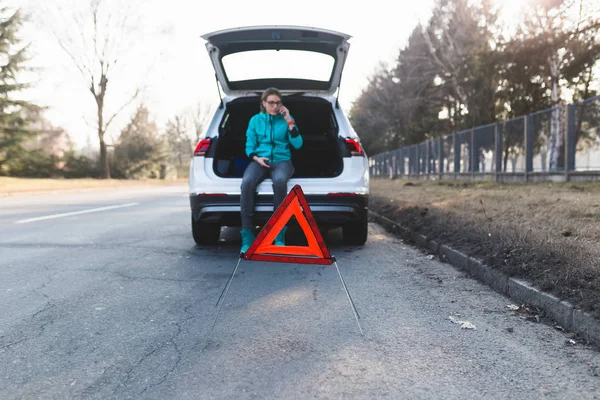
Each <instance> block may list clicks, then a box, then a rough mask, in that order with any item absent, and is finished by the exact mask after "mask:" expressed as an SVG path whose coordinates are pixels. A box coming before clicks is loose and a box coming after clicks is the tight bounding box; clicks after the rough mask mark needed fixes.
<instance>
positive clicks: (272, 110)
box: [263, 94, 281, 115]
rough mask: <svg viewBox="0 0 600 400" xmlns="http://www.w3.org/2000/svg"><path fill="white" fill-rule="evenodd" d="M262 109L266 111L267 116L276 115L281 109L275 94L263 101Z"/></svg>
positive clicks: (279, 101)
mask: <svg viewBox="0 0 600 400" xmlns="http://www.w3.org/2000/svg"><path fill="white" fill-rule="evenodd" d="M263 107H264V108H265V110H266V111H267V114H271V115H277V114H279V108H280V107H281V99H280V98H279V96H277V95H276V94H271V95H269V96H268V97H267V99H266V100H264V101H263Z"/></svg>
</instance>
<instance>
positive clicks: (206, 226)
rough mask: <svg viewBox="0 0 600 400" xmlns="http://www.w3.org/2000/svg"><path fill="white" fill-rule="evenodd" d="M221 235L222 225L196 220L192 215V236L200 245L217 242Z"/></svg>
mask: <svg viewBox="0 0 600 400" xmlns="http://www.w3.org/2000/svg"><path fill="white" fill-rule="evenodd" d="M220 235H221V226H220V225H219V224H211V223H206V222H200V221H194V218H193V217H192V236H193V237H194V242H196V244H199V245H211V244H217V242H218V241H219V236H220Z"/></svg>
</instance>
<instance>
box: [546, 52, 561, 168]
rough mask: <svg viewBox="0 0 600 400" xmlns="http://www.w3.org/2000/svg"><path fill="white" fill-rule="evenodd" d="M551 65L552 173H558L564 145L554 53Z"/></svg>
mask: <svg viewBox="0 0 600 400" xmlns="http://www.w3.org/2000/svg"><path fill="white" fill-rule="evenodd" d="M548 62H549V64H550V81H551V83H552V107H553V109H552V115H551V117H550V118H551V119H550V140H549V141H550V143H549V145H550V171H556V169H557V167H558V157H559V153H560V148H561V145H562V135H561V124H560V109H559V108H558V106H559V105H560V88H559V86H558V55H557V54H556V53H554V54H553V55H552V57H550V59H549V60H548Z"/></svg>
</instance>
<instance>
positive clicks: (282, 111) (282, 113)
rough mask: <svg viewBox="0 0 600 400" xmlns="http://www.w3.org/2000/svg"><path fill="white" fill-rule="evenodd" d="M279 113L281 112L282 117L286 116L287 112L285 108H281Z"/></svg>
mask: <svg viewBox="0 0 600 400" xmlns="http://www.w3.org/2000/svg"><path fill="white" fill-rule="evenodd" d="M279 114H281V116H282V117H285V114H287V113H286V112H285V111H284V110H279Z"/></svg>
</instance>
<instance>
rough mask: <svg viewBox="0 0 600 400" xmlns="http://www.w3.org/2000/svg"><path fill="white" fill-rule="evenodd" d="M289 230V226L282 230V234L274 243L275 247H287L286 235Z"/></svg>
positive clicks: (280, 233)
mask: <svg viewBox="0 0 600 400" xmlns="http://www.w3.org/2000/svg"><path fill="white" fill-rule="evenodd" d="M287 229H288V228H287V226H284V227H283V228H282V229H281V232H279V234H278V235H277V236H276V237H275V241H274V242H273V244H274V245H275V246H285V233H286V232H287Z"/></svg>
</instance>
